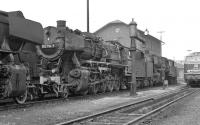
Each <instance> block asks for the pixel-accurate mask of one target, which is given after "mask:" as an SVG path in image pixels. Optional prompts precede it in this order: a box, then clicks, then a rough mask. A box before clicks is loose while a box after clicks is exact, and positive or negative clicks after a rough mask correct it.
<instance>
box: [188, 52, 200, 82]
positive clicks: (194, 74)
mask: <svg viewBox="0 0 200 125" xmlns="http://www.w3.org/2000/svg"><path fill="white" fill-rule="evenodd" d="M184 79H185V81H186V83H187V84H188V85H189V86H199V84H200V52H193V53H191V54H189V55H188V56H186V58H185V62H184Z"/></svg>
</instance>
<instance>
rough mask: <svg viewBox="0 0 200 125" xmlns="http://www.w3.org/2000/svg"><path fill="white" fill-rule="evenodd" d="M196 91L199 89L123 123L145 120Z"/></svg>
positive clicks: (130, 123) (129, 123) (130, 124)
mask: <svg viewBox="0 0 200 125" xmlns="http://www.w3.org/2000/svg"><path fill="white" fill-rule="evenodd" d="M196 92H199V90H194V91H192V92H190V93H187V94H186V95H183V96H181V97H179V98H177V99H175V100H173V101H170V102H168V103H167V104H165V105H162V106H161V107H158V108H156V109H154V110H152V111H150V112H148V113H146V114H144V115H141V116H139V117H138V118H136V119H134V120H132V121H129V122H128V123H125V124H123V125H132V124H136V123H138V122H140V121H142V120H144V119H145V118H147V117H150V116H152V115H153V114H155V113H158V112H160V111H161V110H163V109H164V108H167V107H168V106H170V105H172V104H173V103H175V102H177V101H180V100H181V99H183V98H185V97H187V96H189V95H191V94H193V93H196Z"/></svg>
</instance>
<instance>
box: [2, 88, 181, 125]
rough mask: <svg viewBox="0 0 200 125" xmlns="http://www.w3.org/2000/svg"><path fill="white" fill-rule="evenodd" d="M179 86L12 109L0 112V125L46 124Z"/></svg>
mask: <svg viewBox="0 0 200 125" xmlns="http://www.w3.org/2000/svg"><path fill="white" fill-rule="evenodd" d="M177 88H180V86H179V87H174V86H173V87H169V88H167V89H166V90H162V89H160V88H157V89H153V90H146V91H142V92H137V94H138V95H137V96H134V97H130V96H129V93H122V94H118V95H116V94H115V95H112V96H108V95H107V96H104V97H102V96H101V97H98V98H90V99H80V100H74V101H70V100H65V101H63V102H54V103H47V104H38V105H35V106H32V107H28V108H21V109H13V110H9V111H2V112H0V125H46V124H55V123H58V122H63V121H66V120H69V119H73V118H77V117H80V116H83V115H87V114H91V113H93V112H97V111H101V110H104V109H106V108H110V107H113V106H116V105H120V104H122V103H127V102H130V101H136V100H139V99H142V98H143V97H145V96H153V95H157V94H161V93H164V92H168V91H171V90H175V89H177Z"/></svg>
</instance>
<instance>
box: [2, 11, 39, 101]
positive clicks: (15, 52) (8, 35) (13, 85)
mask: <svg viewBox="0 0 200 125" xmlns="http://www.w3.org/2000/svg"><path fill="white" fill-rule="evenodd" d="M30 31H31V32H30ZM41 32H42V27H41V25H40V24H39V23H37V22H34V21H30V20H27V19H25V18H24V16H23V13H22V12H21V11H16V12H3V11H0V98H1V99H5V98H14V99H15V100H16V101H17V103H24V102H25V100H26V98H27V71H28V69H27V67H25V66H24V64H23V63H22V62H21V61H20V58H19V53H21V52H22V50H23V46H24V45H25V44H26V43H28V42H31V43H34V44H40V43H41V41H42V36H41V35H40V33H41Z"/></svg>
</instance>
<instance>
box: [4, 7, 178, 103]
mask: <svg viewBox="0 0 200 125" xmlns="http://www.w3.org/2000/svg"><path fill="white" fill-rule="evenodd" d="M0 45H1V48H0V55H1V56H0V57H1V60H0V61H1V62H0V81H1V82H0V98H2V99H4V98H15V100H16V101H17V102H18V103H24V102H25V101H26V100H27V97H30V99H33V98H35V97H39V98H43V97H44V96H45V95H46V94H50V93H51V94H55V95H56V96H57V97H64V98H66V97H68V95H70V94H82V95H85V94H88V93H91V94H96V93H97V92H106V91H109V92H112V91H114V90H115V91H119V90H120V89H126V88H129V87H130V84H129V82H130V79H131V72H130V71H131V69H130V68H131V67H130V65H131V57H130V56H129V48H127V47H125V46H123V45H121V44H120V43H119V42H118V41H113V40H110V41H104V40H102V39H101V38H99V37H97V36H95V35H94V34H91V33H84V32H81V31H79V30H74V31H73V30H71V29H69V28H68V27H66V23H65V21H62V20H59V21H57V27H53V26H49V27H46V28H44V29H43V28H42V26H41V25H40V24H39V23H37V22H34V21H30V20H27V19H25V18H24V17H23V14H22V13H21V12H8V13H7V12H2V11H1V12H0ZM135 67H136V68H135V69H136V80H137V86H138V87H144V86H155V85H160V84H162V82H163V80H164V79H167V80H169V83H175V82H176V68H175V66H174V62H173V61H172V60H168V59H167V58H164V57H159V56H156V55H150V54H148V53H144V52H141V51H138V50H137V52H136V64H135Z"/></svg>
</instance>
